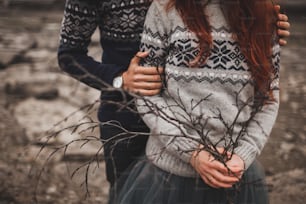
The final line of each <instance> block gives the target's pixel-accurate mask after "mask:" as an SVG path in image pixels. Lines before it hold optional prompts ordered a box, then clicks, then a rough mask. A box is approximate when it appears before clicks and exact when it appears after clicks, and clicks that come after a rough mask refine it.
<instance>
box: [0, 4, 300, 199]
mask: <svg viewBox="0 0 306 204" xmlns="http://www.w3.org/2000/svg"><path fill="white" fill-rule="evenodd" d="M281 2H282V3H283V10H284V11H285V12H286V13H287V14H288V15H289V17H290V22H291V24H292V28H291V33H292V36H291V37H290V39H289V44H288V46H286V47H284V48H283V50H282V68H281V69H282V70H281V88H282V93H281V108H280V112H279V117H278V120H277V123H276V126H275V128H274V130H273V133H272V135H271V138H270V140H269V142H268V144H267V146H266V147H265V149H264V152H263V154H262V155H261V157H260V160H261V162H262V164H263V165H264V167H265V169H266V173H267V181H268V186H269V190H270V196H271V203H272V204H287V203H292V204H304V203H305V200H306V194H305V192H306V172H305V171H306V124H305V121H306V120H305V118H306V104H305V103H304V101H305V99H306V84H305V77H306V67H305V64H306V58H305V57H304V56H305V54H306V34H305V32H306V26H305V22H306V14H305V13H306V1H304V0H295V1H289V0H287V1H285V0H283V1H281ZM63 4H64V1H63V0H44V1H39V0H0V81H1V83H0V114H1V117H0V140H1V143H0V152H1V154H0V184H1V185H0V204H29V203H30V204H32V203H35V202H37V203H39V204H49V203H50V204H51V203H52V204H54V203H56V204H61V203H63V204H64V203H65V204H82V203H88V204H91V203H92V204H95V203H99V204H103V203H106V197H107V195H108V184H107V182H106V180H105V175H104V162H103V155H102V153H101V152H99V148H100V143H99V142H98V141H97V140H95V139H93V141H91V142H89V143H86V144H84V146H83V143H80V142H75V143H73V144H72V145H70V146H69V148H68V149H67V151H66V152H63V151H60V150H58V152H56V153H55V154H53V153H54V151H56V150H57V149H54V147H58V146H59V145H65V144H67V143H69V142H70V141H72V140H78V139H80V138H84V135H92V136H98V130H97V129H93V130H91V129H89V131H88V132H85V133H80V131H79V130H84V129H86V128H89V127H90V126H91V125H96V124H95V123H92V124H87V126H82V127H79V129H77V131H75V132H74V133H71V129H70V130H66V131H63V132H60V133H58V134H57V133H56V131H58V130H61V129H63V128H65V127H69V126H71V125H74V124H79V123H81V122H88V121H89V120H88V118H91V119H92V120H93V121H96V118H95V111H96V108H97V106H96V104H93V107H92V108H91V109H86V108H83V109H82V107H83V106H84V105H86V104H92V103H94V102H95V100H97V99H98V98H99V93H98V92H97V91H95V90H93V89H90V88H88V87H86V86H83V85H80V84H79V83H77V82H76V81H75V80H73V79H71V78H70V77H68V76H66V75H65V74H63V73H61V72H60V71H59V68H58V65H57V60H56V49H57V46H58V36H59V29H60V22H61V18H62V14H63ZM98 38H99V37H98V34H97V33H96V34H95V35H94V36H93V39H92V43H91V49H90V55H92V56H94V57H95V58H96V59H99V58H100V54H101V50H100V48H99V39H98ZM52 133H55V135H53V136H56V137H53V138H52V139H51V140H50V141H49V142H48V145H47V146H44V144H45V143H44V142H45V141H46V136H50V135H52ZM42 147H43V149H42ZM41 149H42V150H43V151H41V153H40V154H39V156H37V154H38V152H39V151H40V150H41ZM92 158H97V162H94V163H92V165H91V166H90V168H89V171H88V176H89V177H88V179H89V180H88V185H89V192H90V197H87V199H85V195H86V188H84V185H82V183H83V181H85V180H84V179H85V177H84V176H85V175H86V167H87V166H86V162H88V161H89V160H90V159H92ZM82 165H85V166H84V167H85V168H81V169H80V171H78V172H76V174H75V175H74V176H73V178H71V176H72V175H73V173H74V171H75V170H77V169H78V168H79V167H81V166H82ZM97 165H98V166H97Z"/></svg>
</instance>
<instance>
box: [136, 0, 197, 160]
mask: <svg viewBox="0 0 306 204" xmlns="http://www.w3.org/2000/svg"><path fill="white" fill-rule="evenodd" d="M161 2H162V1H153V3H152V5H151V7H150V9H149V10H148V13H147V17H146V21H145V25H144V32H143V35H142V41H141V50H142V51H146V52H148V53H149V55H148V56H147V57H146V58H145V59H144V61H143V65H144V66H154V67H156V69H157V67H164V65H165V60H166V57H167V55H168V47H169V43H168V37H169V33H170V29H171V26H172V25H171V20H170V19H169V16H168V15H167V14H168V13H167V12H166V11H165V7H164V4H162V3H161ZM166 92H167V91H165V92H163V93H162V94H160V95H154V96H150V97H143V98H140V99H138V100H137V110H138V112H139V114H140V115H141V117H142V119H143V121H144V122H145V123H146V124H147V126H148V127H149V128H150V130H151V133H152V134H153V137H155V136H156V137H158V139H159V141H160V142H161V144H163V146H164V147H166V148H167V150H168V151H171V152H172V153H173V154H174V155H175V156H176V157H178V158H180V159H181V160H183V161H185V162H186V163H188V162H189V160H190V158H191V155H192V150H194V149H196V148H197V146H198V142H197V141H196V139H195V138H196V136H197V135H193V134H189V133H190V131H192V130H187V129H188V128H187V127H186V126H184V122H183V121H178V120H176V116H175V114H174V112H172V110H171V106H170V105H169V104H168V103H167V97H169V96H168V95H167V94H166ZM194 132H195V131H194Z"/></svg>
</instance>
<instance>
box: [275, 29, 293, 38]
mask: <svg viewBox="0 0 306 204" xmlns="http://www.w3.org/2000/svg"><path fill="white" fill-rule="evenodd" d="M277 34H278V35H279V36H280V37H282V38H284V37H288V36H290V32H289V31H287V30H281V29H279V30H277Z"/></svg>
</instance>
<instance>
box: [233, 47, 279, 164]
mask: <svg viewBox="0 0 306 204" xmlns="http://www.w3.org/2000/svg"><path fill="white" fill-rule="evenodd" d="M279 62H280V46H279V45H278V44H276V45H274V47H273V56H272V65H273V67H274V77H273V79H272V82H271V85H270V89H271V90H272V94H273V99H272V100H270V101H268V102H267V103H265V104H264V105H263V106H262V107H261V109H259V110H258V112H256V114H255V116H254V118H253V119H252V121H251V122H250V124H249V126H248V127H247V130H246V132H247V133H246V135H244V136H243V137H242V138H240V140H239V141H238V147H237V148H235V153H236V154H237V155H238V156H240V157H241V158H242V159H243V160H244V163H245V169H247V168H248V167H249V166H250V165H251V164H252V163H253V161H254V160H255V159H256V157H257V156H258V155H259V154H260V153H261V151H262V149H263V148H264V146H265V144H266V142H267V139H268V138H269V135H270V133H271V131H272V128H273V126H274V123H275V121H276V118H277V114H278V109H279V101H280V99H279V71H280V64H279Z"/></svg>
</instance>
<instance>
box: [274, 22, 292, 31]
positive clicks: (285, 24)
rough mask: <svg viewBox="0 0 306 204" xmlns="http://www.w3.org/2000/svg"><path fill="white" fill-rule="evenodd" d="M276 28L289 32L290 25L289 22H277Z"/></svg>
mask: <svg viewBox="0 0 306 204" xmlns="http://www.w3.org/2000/svg"><path fill="white" fill-rule="evenodd" d="M277 26H278V28H279V29H280V28H281V29H284V30H289V28H290V26H291V25H290V23H289V22H285V21H278V22H277Z"/></svg>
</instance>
